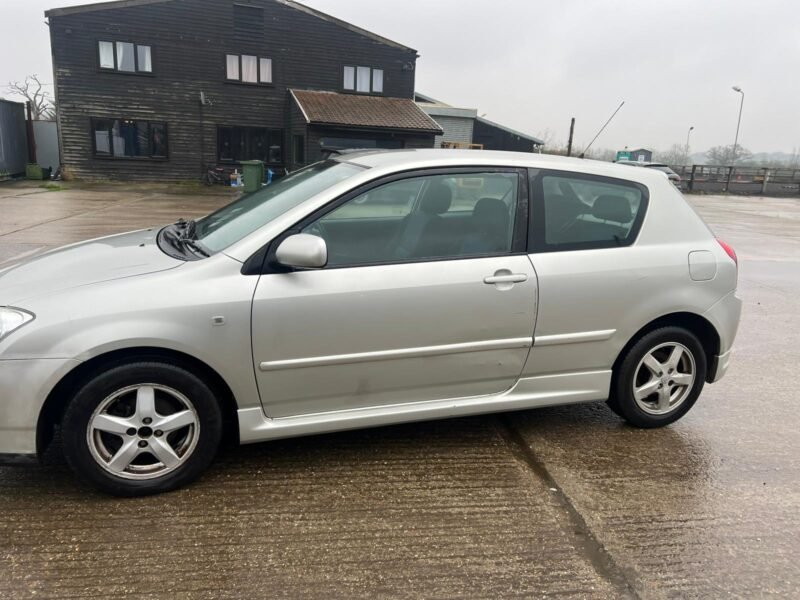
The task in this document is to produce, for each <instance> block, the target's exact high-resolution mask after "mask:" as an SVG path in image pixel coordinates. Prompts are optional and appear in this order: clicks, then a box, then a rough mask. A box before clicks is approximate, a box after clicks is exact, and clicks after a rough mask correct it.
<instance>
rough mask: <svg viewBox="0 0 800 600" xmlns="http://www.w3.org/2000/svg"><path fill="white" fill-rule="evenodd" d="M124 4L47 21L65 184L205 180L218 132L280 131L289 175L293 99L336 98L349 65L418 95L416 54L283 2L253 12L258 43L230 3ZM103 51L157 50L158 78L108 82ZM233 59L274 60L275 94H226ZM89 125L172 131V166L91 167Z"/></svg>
mask: <svg viewBox="0 0 800 600" xmlns="http://www.w3.org/2000/svg"><path fill="white" fill-rule="evenodd" d="M123 4H124V5H123V6H121V7H117V8H113V9H109V10H87V11H82V12H71V13H70V12H65V13H60V12H59V11H52V12H51V14H50V30H51V43H52V52H53V61H54V78H55V90H56V96H57V101H58V105H59V121H60V133H61V136H62V139H61V143H62V149H63V161H64V165H65V168H66V170H67V173H68V174H70V175H72V176H75V177H79V178H87V179H97V178H129V179H146V180H153V179H166V180H182V179H192V178H196V177H199V176H200V174H201V172H202V171H203V169H204V166H205V165H207V164H211V163H215V162H216V153H217V127H218V126H251V127H266V128H270V129H282V130H284V159H285V160H286V162H287V164H288V160H289V159H290V158H291V154H290V153H291V141H292V140H291V138H290V135H291V134H292V132H293V131H294V126H293V125H292V126H290V115H291V111H290V104H292V102H291V98H290V95H289V92H288V90H289V89H290V88H300V89H308V88H310V89H327V90H336V91H338V90H340V89H341V87H342V71H343V67H344V65H345V64H355V65H364V66H370V67H373V68H381V69H383V70H384V72H385V75H384V89H385V95H386V96H393V97H401V98H413V95H414V69H413V66H414V62H415V59H416V52H415V51H414V50H411V49H407V48H404V47H402V46H395V45H389V44H385V43H381V42H380V41H378V40H377V39H375V38H372V37H369V36H366V35H362V34H360V33H358V32H355V31H352V30H350V29H348V28H345V27H342V26H340V25H339V24H337V23H336V22H333V21H329V20H325V19H321V18H318V17H317V16H314V15H313V14H309V13H307V12H304V11H301V10H297V9H296V8H293V7H292V6H290V5H287V4H286V3H284V2H279V1H277V0H248V1H247V5H249V6H261V7H264V9H265V19H264V31H263V34H258V33H256V32H252V31H251V30H250V28H245V29H237V28H236V27H235V26H234V20H233V5H234V3H233V2H230V1H219V0H169V1H165V2H151V3H145V4H140V3H137V2H128V3H123ZM99 40H108V41H132V42H135V43H138V44H149V45H150V46H152V56H153V74H152V76H151V75H140V74H136V75H133V74H121V73H114V72H101V71H100V70H99V67H98V58H97V56H98V53H97V42H98V41H99ZM226 53H231V54H253V55H257V56H261V57H266V58H271V59H272V61H273V84H271V85H253V84H241V83H236V82H233V83H231V82H227V81H226V80H225V54H226ZM201 92H203V94H204V96H205V98H206V99H207V101H208V102H209V103H208V104H206V105H205V106H201V103H200V93H201ZM92 117H106V118H128V119H142V120H150V121H155V122H166V123H167V126H168V141H169V158H168V159H167V160H163V159H162V160H159V159H149V158H147V159H144V158H132V159H131V158H128V159H116V158H98V157H94V156H93V154H92V136H91V133H90V123H91V121H90V119H91V118H92ZM309 138H310V136H309ZM311 143H312V140H311V139H308V140H307V144H311ZM431 143H432V140H431ZM307 156H309V158H310V153H307Z"/></svg>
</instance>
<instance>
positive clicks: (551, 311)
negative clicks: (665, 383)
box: [524, 170, 675, 377]
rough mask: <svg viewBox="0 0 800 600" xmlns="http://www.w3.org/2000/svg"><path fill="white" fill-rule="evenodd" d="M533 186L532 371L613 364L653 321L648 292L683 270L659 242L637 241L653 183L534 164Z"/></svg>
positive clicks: (532, 373) (551, 371) (578, 370)
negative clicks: (666, 257)
mask: <svg viewBox="0 0 800 600" xmlns="http://www.w3.org/2000/svg"><path fill="white" fill-rule="evenodd" d="M531 191H532V196H533V204H532V209H533V210H532V211H531V234H530V238H529V247H530V250H531V258H532V261H533V264H534V266H535V268H536V273H537V276H538V283H539V307H538V308H539V311H538V316H537V324H536V335H535V343H534V348H533V351H532V352H531V355H530V359H529V362H528V365H527V366H526V368H525V373H524V376H526V377H527V376H536V375H542V374H559V373H568V372H575V373H581V372H590V371H597V370H608V369H610V368H611V366H612V364H613V362H614V360H615V359H616V357H617V356H618V354H619V352H620V350H621V349H622V346H624V344H625V343H627V341H628V340H629V339H630V338H631V337H632V336H633V334H634V333H635V332H636V330H637V329H638V328H639V327H641V325H643V324H644V323H646V322H647V320H646V319H645V317H646V315H642V314H641V309H642V307H643V306H646V305H647V304H648V302H647V301H646V299H648V298H652V297H653V295H654V294H655V295H657V294H658V289H659V287H660V286H662V285H663V286H669V282H670V281H674V277H675V275H674V274H673V273H672V272H671V268H672V267H671V266H669V265H664V264H662V263H661V260H662V257H663V252H662V251H661V250H660V249H659V248H658V247H650V248H647V247H641V246H639V247H636V246H634V242H635V241H636V238H637V236H638V234H639V231H640V230H641V227H642V223H643V221H644V217H645V214H646V212H647V206H648V197H649V196H648V190H647V188H646V187H645V186H643V185H641V184H638V183H635V182H632V181H628V180H623V179H617V178H612V177H604V176H599V175H590V174H584V173H574V172H568V171H550V170H532V171H531ZM652 302H654V300H653V301H651V303H652ZM643 319H645V320H643ZM631 326H633V329H631Z"/></svg>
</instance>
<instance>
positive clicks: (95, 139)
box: [92, 118, 168, 158]
mask: <svg viewBox="0 0 800 600" xmlns="http://www.w3.org/2000/svg"><path fill="white" fill-rule="evenodd" d="M92 145H93V147H94V154H95V156H106V157H114V158H167V157H168V145H167V125H166V123H160V122H150V121H143V120H139V119H106V118H96V119H92Z"/></svg>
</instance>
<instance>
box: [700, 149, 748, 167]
mask: <svg viewBox="0 0 800 600" xmlns="http://www.w3.org/2000/svg"><path fill="white" fill-rule="evenodd" d="M706 156H707V157H708V162H709V164H712V165H720V166H723V167H727V166H731V165H732V164H733V159H734V154H733V144H731V145H730V146H714V147H713V148H710V149H709V150H708V151H707V152H706ZM752 156H753V153H752V152H750V150H748V149H747V148H742V146H740V145H738V144H737V145H736V157H735V158H736V162H737V163H739V162H745V161H747V160H749V159H750V157H752Z"/></svg>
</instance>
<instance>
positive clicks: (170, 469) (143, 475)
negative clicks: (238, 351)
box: [62, 362, 222, 496]
mask: <svg viewBox="0 0 800 600" xmlns="http://www.w3.org/2000/svg"><path fill="white" fill-rule="evenodd" d="M221 435H222V416H221V412H220V408H219V403H218V402H217V400H216V398H215V397H214V394H213V392H212V391H211V389H210V388H209V386H208V385H207V384H206V383H205V382H204V381H203V380H202V379H200V378H199V377H197V376H196V375H195V374H193V373H191V372H189V371H187V370H185V369H182V368H180V367H177V366H174V365H168V364H164V363H157V362H138V363H132V364H126V365H121V366H117V367H114V368H111V369H110V370H108V371H106V372H104V373H102V374H101V375H98V376H97V377H95V378H94V379H92V380H90V381H89V382H88V383H86V384H85V385H84V386H83V387H82V388H81V389H80V390H79V391H78V393H77V394H76V395H75V397H74V398H73V399H72V401H71V402H70V403H69V405H68V407H67V410H66V412H65V414H64V418H63V421H62V438H63V444H64V454H65V457H66V459H67V462H68V463H69V465H70V466H71V467H72V468H73V470H74V471H75V472H76V473H77V474H78V475H79V476H80V477H81V478H82V479H84V480H86V481H87V482H89V483H90V484H92V485H94V486H95V487H97V488H98V489H100V490H101V491H104V492H106V493H109V494H114V495H117V496H144V495H149V494H157V493H161V492H166V491H170V490H173V489H175V488H178V487H180V486H182V485H185V484H187V483H189V482H190V481H192V480H194V479H195V478H197V477H198V476H199V475H200V474H201V473H202V472H203V471H204V470H205V469H206V468H207V467H208V466H209V464H210V463H211V462H212V460H213V459H214V456H215V455H216V452H217V449H218V447H219V443H220V438H221Z"/></svg>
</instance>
